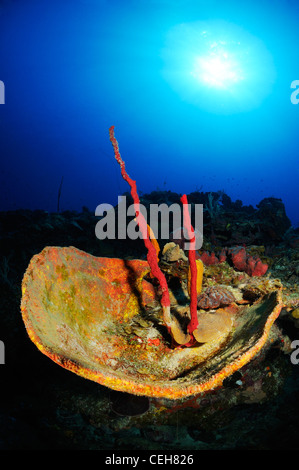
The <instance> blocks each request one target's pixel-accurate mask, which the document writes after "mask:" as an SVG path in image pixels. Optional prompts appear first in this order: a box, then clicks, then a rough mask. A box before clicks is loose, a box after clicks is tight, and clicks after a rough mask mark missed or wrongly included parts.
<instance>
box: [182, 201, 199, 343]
mask: <svg viewBox="0 0 299 470" xmlns="http://www.w3.org/2000/svg"><path fill="white" fill-rule="evenodd" d="M181 203H182V204H183V216H184V227H185V229H186V230H187V233H188V238H189V242H190V243H193V242H195V235H194V229H193V227H192V225H191V219H190V214H189V211H188V200H187V196H186V194H184V195H183V196H182V197H181ZM188 259H189V265H190V271H191V286H190V315H191V321H190V323H189V325H188V331H189V333H190V334H192V332H193V331H194V330H196V328H197V327H198V318H197V286H196V283H197V267H196V257H195V250H194V249H193V250H192V249H191V250H188Z"/></svg>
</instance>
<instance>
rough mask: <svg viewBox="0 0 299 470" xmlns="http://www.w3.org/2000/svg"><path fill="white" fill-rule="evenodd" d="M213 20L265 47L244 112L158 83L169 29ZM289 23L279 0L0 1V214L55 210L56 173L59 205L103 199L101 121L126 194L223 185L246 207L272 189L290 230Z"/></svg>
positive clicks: (294, 40)
mask: <svg viewBox="0 0 299 470" xmlns="http://www.w3.org/2000/svg"><path fill="white" fill-rule="evenodd" d="M214 19H220V20H223V21H226V22H231V23H232V24H234V25H237V26H239V27H241V28H243V29H244V30H245V31H247V32H248V33H249V34H251V35H253V36H255V37H257V38H258V39H259V40H261V41H262V42H263V44H264V45H265V47H266V48H267V50H268V51H269V53H270V55H271V56H272V59H273V63H274V66H275V69H276V78H275V82H274V84H273V88H272V90H271V93H270V94H269V95H268V96H266V97H265V99H264V100H263V101H262V102H261V104H260V105H259V107H258V108H255V109H251V110H247V111H244V112H241V113H232V114H230V113H229V111H228V112H227V113H226V114H221V113H220V114H219V113H217V112H216V113H214V112H209V111H206V110H203V109H201V108H200V107H199V106H197V105H196V104H193V103H192V102H189V101H186V100H184V99H183V98H182V97H181V96H180V94H179V93H177V92H176V91H175V90H174V89H173V88H172V87H171V86H170V85H169V83H168V82H167V80H165V77H164V75H163V69H165V67H167V64H165V60H164V56H163V50H164V49H165V45H166V40H167V35H168V34H169V31H171V30H172V28H175V27H176V26H177V25H179V24H181V23H186V24H189V23H191V22H195V21H204V20H208V21H209V20H214ZM298 19H299V7H298V6H297V5H296V2H295V1H283V0H282V1H278V0H276V1H274V0H271V1H270V0H269V1H262V0H259V1H245V2H240V1H225V2H224V1H220V0H218V1H209V2H207V1H205V2H204V1H196V0H193V1H192V0H189V1H188V0H184V1H183V0H179V1H175V0H161V1H158V0H157V1H154V0H149V1H145V0H139V1H137V0H135V1H133V0H126V1H116V0H109V1H108V0H107V1H104V0H103V1H101V0H98V1H79V0H60V1H56V0H52V1H37V0H36V1H26V0H23V1H17V0H15V1H13V0H12V1H6V2H1V3H0V79H1V80H2V81H3V82H4V83H5V101H6V102H5V105H1V106H0V155H1V169H0V185H1V201H0V210H14V209H19V208H28V209H45V210H48V211H55V210H56V208H57V195H58V188H59V185H60V182H61V178H62V176H63V177H64V179H63V186H62V191H61V199H60V207H61V209H62V210H64V209H76V210H81V208H82V206H87V207H88V208H89V209H90V210H92V211H94V210H95V208H96V206H97V205H98V204H100V203H104V202H108V203H113V204H115V203H116V202H117V196H118V195H119V194H121V193H122V192H124V191H126V190H128V186H127V185H126V183H125V182H124V181H123V180H122V178H121V176H120V172H119V168H118V165H117V163H116V162H115V160H114V157H113V150H112V146H111V143H110V141H109V127H110V126H111V125H115V132H116V137H117V139H118V141H119V145H120V150H121V154H122V157H123V159H124V160H125V161H126V168H127V170H128V173H129V174H130V176H131V177H132V178H134V179H136V180H137V186H138V190H139V192H140V193H142V192H150V191H152V190H156V189H161V190H164V189H167V190H168V189H170V190H172V191H176V192H181V193H188V192H191V191H194V190H196V189H201V190H203V191H217V190H222V189H223V190H225V192H227V194H228V195H230V196H231V197H232V199H233V200H236V199H242V201H243V203H245V204H253V205H254V206H255V205H256V204H257V203H258V202H259V201H260V200H261V199H262V198H264V197H268V196H274V197H279V198H282V199H283V201H284V203H285V206H286V210H287V214H288V216H289V217H290V218H291V220H292V223H293V224H294V225H295V226H297V225H298V221H299V216H298V192H297V182H298V135H299V132H298V131H299V105H298V106H296V105H293V104H292V103H291V101H290V96H291V92H292V90H291V82H292V81H293V80H296V79H299V48H298V36H299V33H298ZM180 53H181V52H180ZM261 73H262V71H261ZM186 86H187V84H186Z"/></svg>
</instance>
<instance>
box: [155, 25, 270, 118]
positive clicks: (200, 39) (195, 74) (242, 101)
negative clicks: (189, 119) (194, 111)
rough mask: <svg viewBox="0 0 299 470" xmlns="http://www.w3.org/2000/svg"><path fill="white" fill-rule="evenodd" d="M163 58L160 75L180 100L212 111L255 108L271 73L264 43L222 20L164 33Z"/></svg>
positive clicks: (234, 110) (226, 112)
mask: <svg viewBox="0 0 299 470" xmlns="http://www.w3.org/2000/svg"><path fill="white" fill-rule="evenodd" d="M163 58H164V69H163V75H164V78H165V79H166V80H167V81H168V83H169V84H170V85H171V87H172V88H173V89H175V90H176V91H177V92H178V93H179V94H180V95H181V97H182V99H183V101H189V102H191V103H192V104H193V105H196V106H199V107H200V108H202V109H205V110H207V111H210V112H216V113H225V114H231V113H238V112H244V111H248V110H250V109H254V108H256V107H258V106H259V105H260V104H261V102H262V101H263V99H264V98H265V97H266V96H267V95H268V94H269V93H271V89H272V85H273V83H274V81H275V76H276V71H275V67H274V64H273V60H272V57H271V55H270V54H269V52H268V50H267V49H266V47H265V45H264V44H263V42H262V41H261V40H260V39H258V38H257V37H255V36H253V35H251V34H250V33H248V32H247V31H245V30H244V29H243V28H241V27H239V26H237V25H234V24H232V23H228V22H226V21H221V20H215V21H212V20H211V21H198V22H194V23H183V24H180V25H177V26H176V27H174V28H173V29H172V30H170V31H169V34H168V37H167V41H166V44H165V48H164V50H163Z"/></svg>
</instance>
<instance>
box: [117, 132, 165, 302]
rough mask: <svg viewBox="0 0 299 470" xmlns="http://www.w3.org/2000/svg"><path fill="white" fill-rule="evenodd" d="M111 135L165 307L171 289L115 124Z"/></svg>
mask: <svg viewBox="0 0 299 470" xmlns="http://www.w3.org/2000/svg"><path fill="white" fill-rule="evenodd" d="M109 136H110V141H111V143H112V145H113V149H114V155H115V158H116V161H117V162H118V164H119V165H120V169H121V175H122V177H123V179H124V180H125V181H126V182H127V183H128V184H129V185H130V187H131V195H132V198H133V201H134V209H135V213H136V221H137V224H138V227H139V229H140V232H141V235H142V238H143V241H144V244H145V247H146V248H147V262H148V264H149V266H150V268H151V272H152V274H153V275H154V276H155V277H156V278H157V279H158V281H159V284H160V287H161V290H162V298H161V305H162V306H163V307H170V299H169V291H168V286H167V282H166V278H165V276H164V274H163V273H162V271H161V269H160V268H159V265H158V260H157V252H156V249H155V247H154V245H153V244H152V242H151V240H150V238H149V235H148V228H147V223H146V220H145V218H144V217H143V215H142V213H141V211H140V200H139V196H138V193H137V186H136V181H134V180H132V178H130V176H129V175H128V173H127V172H126V169H125V162H124V161H123V159H122V158H121V155H120V152H119V147H118V142H117V140H116V138H115V137H114V126H111V127H110V129H109Z"/></svg>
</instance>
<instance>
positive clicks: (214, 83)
mask: <svg viewBox="0 0 299 470" xmlns="http://www.w3.org/2000/svg"><path fill="white" fill-rule="evenodd" d="M191 75H192V76H193V77H194V78H195V79H196V80H199V81H200V82H203V83H205V84H206V85H208V86H211V87H219V88H228V87H230V86H231V85H233V84H234V83H237V82H239V81H240V80H242V79H243V73H242V71H241V69H240V66H239V65H238V63H237V62H236V61H235V60H234V59H233V58H232V57H231V56H230V55H229V54H228V53H227V52H220V53H219V52H215V51H213V52H211V53H210V54H209V55H207V56H203V57H196V58H195V61H194V68H193V70H192V71H191Z"/></svg>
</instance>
